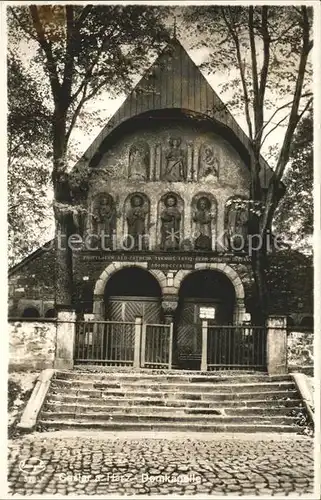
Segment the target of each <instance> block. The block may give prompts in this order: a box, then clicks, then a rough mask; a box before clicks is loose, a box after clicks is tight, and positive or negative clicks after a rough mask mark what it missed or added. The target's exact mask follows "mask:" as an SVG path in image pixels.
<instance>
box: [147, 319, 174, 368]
mask: <svg viewBox="0 0 321 500" xmlns="http://www.w3.org/2000/svg"><path fill="white" fill-rule="evenodd" d="M142 328H143V330H142V332H143V333H142V348H141V366H145V367H149V368H154V367H155V368H168V369H171V368H172V349H173V325H172V324H170V325H164V324H162V325H158V324H150V325H149V324H146V325H143V327H142Z"/></svg>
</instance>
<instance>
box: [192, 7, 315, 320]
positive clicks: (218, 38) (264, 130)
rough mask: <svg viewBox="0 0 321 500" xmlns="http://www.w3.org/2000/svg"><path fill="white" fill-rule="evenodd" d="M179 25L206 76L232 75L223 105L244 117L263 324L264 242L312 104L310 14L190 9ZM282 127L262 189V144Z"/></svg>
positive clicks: (254, 259) (265, 305)
mask: <svg viewBox="0 0 321 500" xmlns="http://www.w3.org/2000/svg"><path fill="white" fill-rule="evenodd" d="M185 20H186V22H187V23H189V25H190V26H191V29H192V30H194V32H196V31H197V32H199V33H201V34H202V35H203V36H202V41H201V45H203V46H205V47H207V48H210V49H211V50H210V51H209V58H208V60H207V61H206V63H205V66H206V67H207V69H208V70H209V71H217V69H219V68H223V69H224V70H229V71H230V73H231V75H232V78H230V79H228V80H227V83H226V84H225V86H224V87H225V90H226V89H229V90H230V92H231V94H232V97H231V101H230V103H229V104H230V106H231V107H232V108H234V109H235V108H236V109H243V112H244V115H245V117H246V122H247V127H248V136H249V169H250V174H251V185H250V199H251V200H252V201H253V202H254V203H255V202H258V204H259V205H258V208H260V207H261V209H256V210H255V211H250V220H249V229H250V232H251V233H252V234H256V235H259V236H260V238H261V240H262V241H263V245H261V247H260V248H259V249H257V250H255V251H253V253H252V267H253V273H254V277H255V282H256V286H257V293H258V297H259V304H260V310H261V312H262V317H263V318H264V317H265V316H266V315H267V314H268V309H269V306H268V298H269V293H268V288H267V282H266V265H267V258H266V244H265V242H266V239H267V234H268V232H269V231H270V229H271V225H272V221H273V217H274V214H275V210H276V208H277V206H278V203H279V201H280V198H281V195H282V184H281V180H282V179H283V177H284V173H285V170H286V166H287V163H288V161H289V156H290V151H291V144H292V141H293V137H294V133H295V130H296V127H297V125H298V123H299V121H300V119H301V118H302V116H303V114H304V113H305V111H306V110H307V109H309V107H310V106H311V104H312V94H311V92H310V89H309V85H310V80H311V65H310V60H309V55H310V51H311V49H312V47H313V40H312V39H311V31H312V9H311V8H307V7H306V6H300V7H296V6H289V7H286V8H284V7H283V6H252V5H251V6H249V7H239V6H211V7H207V8H203V7H191V8H190V9H188V10H187V14H186V16H185ZM195 20H197V21H196V22H195ZM217 47H219V50H217ZM213 111H214V112H215V111H217V110H213ZM219 111H221V110H219ZM281 126H283V127H284V135H283V141H282V142H281V144H280V146H279V149H278V151H277V154H276V165H275V169H274V172H273V175H272V176H271V178H270V180H269V184H268V186H267V187H266V186H262V184H261V182H260V171H261V168H262V166H263V163H264V160H263V158H262V156H261V153H262V147H263V145H264V142H265V141H266V139H267V137H268V136H269V135H270V134H271V133H272V132H274V131H275V130H277V129H278V128H279V127H281Z"/></svg>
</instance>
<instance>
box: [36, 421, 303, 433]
mask: <svg viewBox="0 0 321 500" xmlns="http://www.w3.org/2000/svg"><path fill="white" fill-rule="evenodd" d="M39 424H40V426H41V427H44V428H47V429H63V428H70V429H103V430H105V431H107V430H108V431H114V432H115V431H142V430H146V431H155V432H182V431H184V432H232V433H238V432H244V433H257V432H277V433H283V432H294V433H298V432H300V431H301V430H302V428H301V427H299V426H297V425H288V424H286V425H276V424H263V423H261V424H253V423H237V424H235V423H233V424H227V423H226V424H212V423H210V424H208V423H206V424H200V423H186V422H174V423H172V422H157V421H154V422H152V423H151V422H139V423H135V422H111V421H110V420H105V421H104V420H101V421H99V420H92V419H89V418H83V419H82V420H81V421H79V420H77V421H76V420H68V419H61V420H54V419H53V420H42V419H41V420H40V421H39Z"/></svg>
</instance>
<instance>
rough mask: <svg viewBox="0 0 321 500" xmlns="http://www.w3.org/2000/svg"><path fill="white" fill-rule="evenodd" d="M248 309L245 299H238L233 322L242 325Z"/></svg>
mask: <svg viewBox="0 0 321 500" xmlns="http://www.w3.org/2000/svg"><path fill="white" fill-rule="evenodd" d="M245 315H246V309H245V304H244V299H236V303H235V307H234V318H233V323H234V324H235V325H241V324H242V323H243V321H244V320H245Z"/></svg>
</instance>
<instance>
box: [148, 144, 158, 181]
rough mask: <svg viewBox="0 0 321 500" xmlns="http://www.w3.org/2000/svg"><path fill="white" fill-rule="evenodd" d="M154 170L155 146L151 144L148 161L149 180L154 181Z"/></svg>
mask: <svg viewBox="0 0 321 500" xmlns="http://www.w3.org/2000/svg"><path fill="white" fill-rule="evenodd" d="M155 174H156V172H155V146H154V145H152V146H151V148H150V162H149V179H148V180H150V181H156V175H155Z"/></svg>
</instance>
